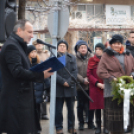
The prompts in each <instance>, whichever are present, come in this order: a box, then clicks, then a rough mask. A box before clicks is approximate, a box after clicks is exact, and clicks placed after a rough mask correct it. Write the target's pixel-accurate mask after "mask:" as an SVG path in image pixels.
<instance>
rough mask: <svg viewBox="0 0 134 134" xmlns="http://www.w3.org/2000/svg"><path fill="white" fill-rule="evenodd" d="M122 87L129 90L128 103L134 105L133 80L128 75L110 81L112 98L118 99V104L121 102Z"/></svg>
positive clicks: (122, 95)
mask: <svg viewBox="0 0 134 134" xmlns="http://www.w3.org/2000/svg"><path fill="white" fill-rule="evenodd" d="M122 89H128V90H131V91H130V103H131V104H132V105H133V106H134V80H133V78H131V77H130V76H121V77H119V78H117V80H116V81H112V95H113V100H115V99H118V104H120V103H121V102H123V98H124V91H123V90H122Z"/></svg>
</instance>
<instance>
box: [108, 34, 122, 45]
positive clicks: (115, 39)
mask: <svg viewBox="0 0 134 134" xmlns="http://www.w3.org/2000/svg"><path fill="white" fill-rule="evenodd" d="M123 40H124V39H123V36H122V35H120V34H115V35H113V36H112V39H111V40H110V41H109V44H110V45H112V44H113V43H116V42H120V43H121V44H123Z"/></svg>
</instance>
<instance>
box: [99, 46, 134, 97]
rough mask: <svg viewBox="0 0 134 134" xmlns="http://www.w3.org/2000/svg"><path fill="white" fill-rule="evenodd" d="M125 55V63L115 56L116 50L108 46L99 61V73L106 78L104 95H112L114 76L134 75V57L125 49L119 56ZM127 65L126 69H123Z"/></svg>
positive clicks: (102, 77)
mask: <svg viewBox="0 0 134 134" xmlns="http://www.w3.org/2000/svg"><path fill="white" fill-rule="evenodd" d="M121 56H124V63H122V64H124V65H122V64H121V63H120V61H119V60H118V59H117V58H116V57H115V52H114V51H113V50H112V49H110V48H107V49H106V50H105V52H104V54H103V56H102V58H101V60H100V62H99V65H98V68H97V75H98V76H99V77H100V78H101V79H103V80H104V84H105V89H104V97H111V96H112V93H111V92H112V90H111V89H112V86H111V83H110V82H111V81H112V80H113V78H114V77H115V78H118V77H121V76H124V75H127V76H130V75H134V59H133V56H132V55H131V53H130V52H129V51H124V52H123V53H122V54H119V55H118V57H121ZM123 66H124V67H125V68H124V69H125V71H124V69H123Z"/></svg>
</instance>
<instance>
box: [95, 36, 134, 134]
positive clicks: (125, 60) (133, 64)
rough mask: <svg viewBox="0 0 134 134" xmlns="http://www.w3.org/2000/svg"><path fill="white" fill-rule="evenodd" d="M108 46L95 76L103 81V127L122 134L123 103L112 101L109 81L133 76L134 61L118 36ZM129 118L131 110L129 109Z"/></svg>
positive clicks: (116, 133)
mask: <svg viewBox="0 0 134 134" xmlns="http://www.w3.org/2000/svg"><path fill="white" fill-rule="evenodd" d="M109 44H110V46H109V47H108V48H107V49H106V50H105V52H104V54H103V56H102V58H101V60H100V63H99V65H98V69H97V74H98V76H99V77H100V78H102V79H103V80H104V84H105V88H104V98H105V101H104V102H105V108H104V116H105V120H104V123H105V127H106V128H107V129H108V130H109V131H110V132H111V134H123V132H124V130H123V103H121V104H119V105H118V103H117V100H114V101H112V93H111V92H112V86H111V83H110V82H111V81H112V80H116V78H118V77H120V76H124V75H126V76H133V75H134V59H133V57H132V55H131V54H130V52H129V51H127V50H125V49H124V47H123V45H122V44H123V37H122V36H121V35H119V34H115V35H113V37H112V39H111V40H110V41H109ZM130 113H131V114H130V116H132V113H134V112H133V108H132V106H131V107H130ZM132 120H133V118H132V117H130V125H129V129H132V124H133V121H132Z"/></svg>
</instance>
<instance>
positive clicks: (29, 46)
mask: <svg viewBox="0 0 134 134" xmlns="http://www.w3.org/2000/svg"><path fill="white" fill-rule="evenodd" d="M33 50H36V48H35V46H34V45H28V46H27V55H29V53H30V52H32V51H33Z"/></svg>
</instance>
